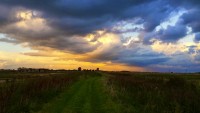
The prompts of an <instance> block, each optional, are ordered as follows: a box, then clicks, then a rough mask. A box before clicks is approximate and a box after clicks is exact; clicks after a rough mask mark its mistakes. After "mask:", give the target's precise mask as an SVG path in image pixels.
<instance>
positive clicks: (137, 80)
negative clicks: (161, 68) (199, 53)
mask: <svg viewBox="0 0 200 113" xmlns="http://www.w3.org/2000/svg"><path fill="white" fill-rule="evenodd" d="M147 74H148V73H147ZM147 74H143V75H142V74H141V75H140V76H138V75H137V74H135V75H134V74H131V73H128V74H127V73H126V74H123V73H110V76H109V77H108V81H107V86H108V87H110V94H111V95H113V98H114V100H116V102H118V103H121V106H122V107H123V112H122V113H200V107H199V105H200V90H199V86H198V85H197V84H195V82H191V79H190V80H189V81H187V77H186V76H183V77H181V76H180V75H178V76H176V75H173V76H171V75H165V74H158V75H155V74H150V75H148V76H147ZM191 76H193V75H189V76H188V78H191ZM195 76H196V77H198V76H199V75H195Z"/></svg>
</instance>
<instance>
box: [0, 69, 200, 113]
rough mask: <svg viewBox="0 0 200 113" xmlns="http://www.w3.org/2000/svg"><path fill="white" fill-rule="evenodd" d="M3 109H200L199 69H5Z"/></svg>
mask: <svg viewBox="0 0 200 113" xmlns="http://www.w3.org/2000/svg"><path fill="white" fill-rule="evenodd" d="M0 79H1V80H4V81H3V82H1V83H0V113H200V108H199V105H200V75H199V74H175V73H165V74H164V73H136V72H135V73H133V72H95V71H56V72H53V71H52V72H44V73H38V72H37V73H20V72H1V73H0Z"/></svg>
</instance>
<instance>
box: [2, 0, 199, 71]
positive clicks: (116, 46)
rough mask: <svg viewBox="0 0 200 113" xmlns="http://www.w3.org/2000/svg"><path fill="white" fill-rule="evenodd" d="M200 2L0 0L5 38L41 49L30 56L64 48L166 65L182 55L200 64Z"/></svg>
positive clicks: (89, 56) (94, 57)
mask: <svg viewBox="0 0 200 113" xmlns="http://www.w3.org/2000/svg"><path fill="white" fill-rule="evenodd" d="M199 6H200V2H199V0H190V1H189V0H179V1H174V0H81V1H80V0H42V1H39V0H18V1H16V0H1V1H0V33H1V34H4V35H5V36H4V37H0V42H6V43H12V44H19V45H23V46H24V47H29V48H31V49H32V50H36V51H39V52H38V53H37V52H28V53H24V55H29V56H48V54H47V53H45V52H46V51H60V52H63V54H65V53H70V54H73V55H83V56H84V57H83V58H77V59H75V60H77V61H86V62H98V63H99V62H111V63H120V64H123V65H129V66H138V67H144V68H150V67H151V66H152V67H153V66H154V67H157V68H159V67H160V68H163V69H167V67H170V66H172V65H173V62H174V63H176V62H177V61H179V59H178V56H179V57H180V56H181V57H182V58H183V59H185V60H187V61H188V62H189V61H190V62H189V63H188V64H190V65H194V66H196V67H199V63H197V62H199V58H198V57H199V52H198V51H199V50H200V47H199V43H200V42H199V41H200V8H199ZM186 37H190V39H188V38H186ZM182 40H183V41H182ZM181 41H182V42H181ZM44 51H45V52H44ZM179 54H181V55H179ZM49 56H50V55H49ZM186 56H187V57H186ZM56 57H58V56H56ZM61 59H62V58H61ZM64 59H65V58H64ZM177 66H179V67H180V70H181V69H185V68H186V67H187V66H188V65H185V64H184V63H183V64H177ZM152 69H153V68H152Z"/></svg>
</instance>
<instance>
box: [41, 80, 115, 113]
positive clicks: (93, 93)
mask: <svg viewBox="0 0 200 113" xmlns="http://www.w3.org/2000/svg"><path fill="white" fill-rule="evenodd" d="M102 83H103V79H102V77H88V78H85V79H82V80H80V81H79V82H77V83H75V84H74V85H73V86H72V87H71V88H70V89H69V90H66V91H65V92H64V93H62V94H61V95H60V96H59V97H58V98H56V99H55V100H53V101H51V102H50V103H48V104H47V105H46V106H45V107H44V108H43V110H41V111H40V112H39V113H117V112H118V108H117V104H115V103H113V102H112V100H111V99H110V95H108V94H107V93H106V92H105V89H104V85H103V84H102Z"/></svg>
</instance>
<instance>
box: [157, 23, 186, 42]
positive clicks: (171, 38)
mask: <svg viewBox="0 0 200 113" xmlns="http://www.w3.org/2000/svg"><path fill="white" fill-rule="evenodd" d="M186 34H187V27H186V26H185V25H180V24H178V25H175V26H168V27H167V29H166V30H160V31H159V32H158V34H157V35H155V36H157V37H158V38H159V39H160V40H162V41H164V42H176V41H178V40H179V39H180V38H182V37H184V36H185V35H186Z"/></svg>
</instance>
